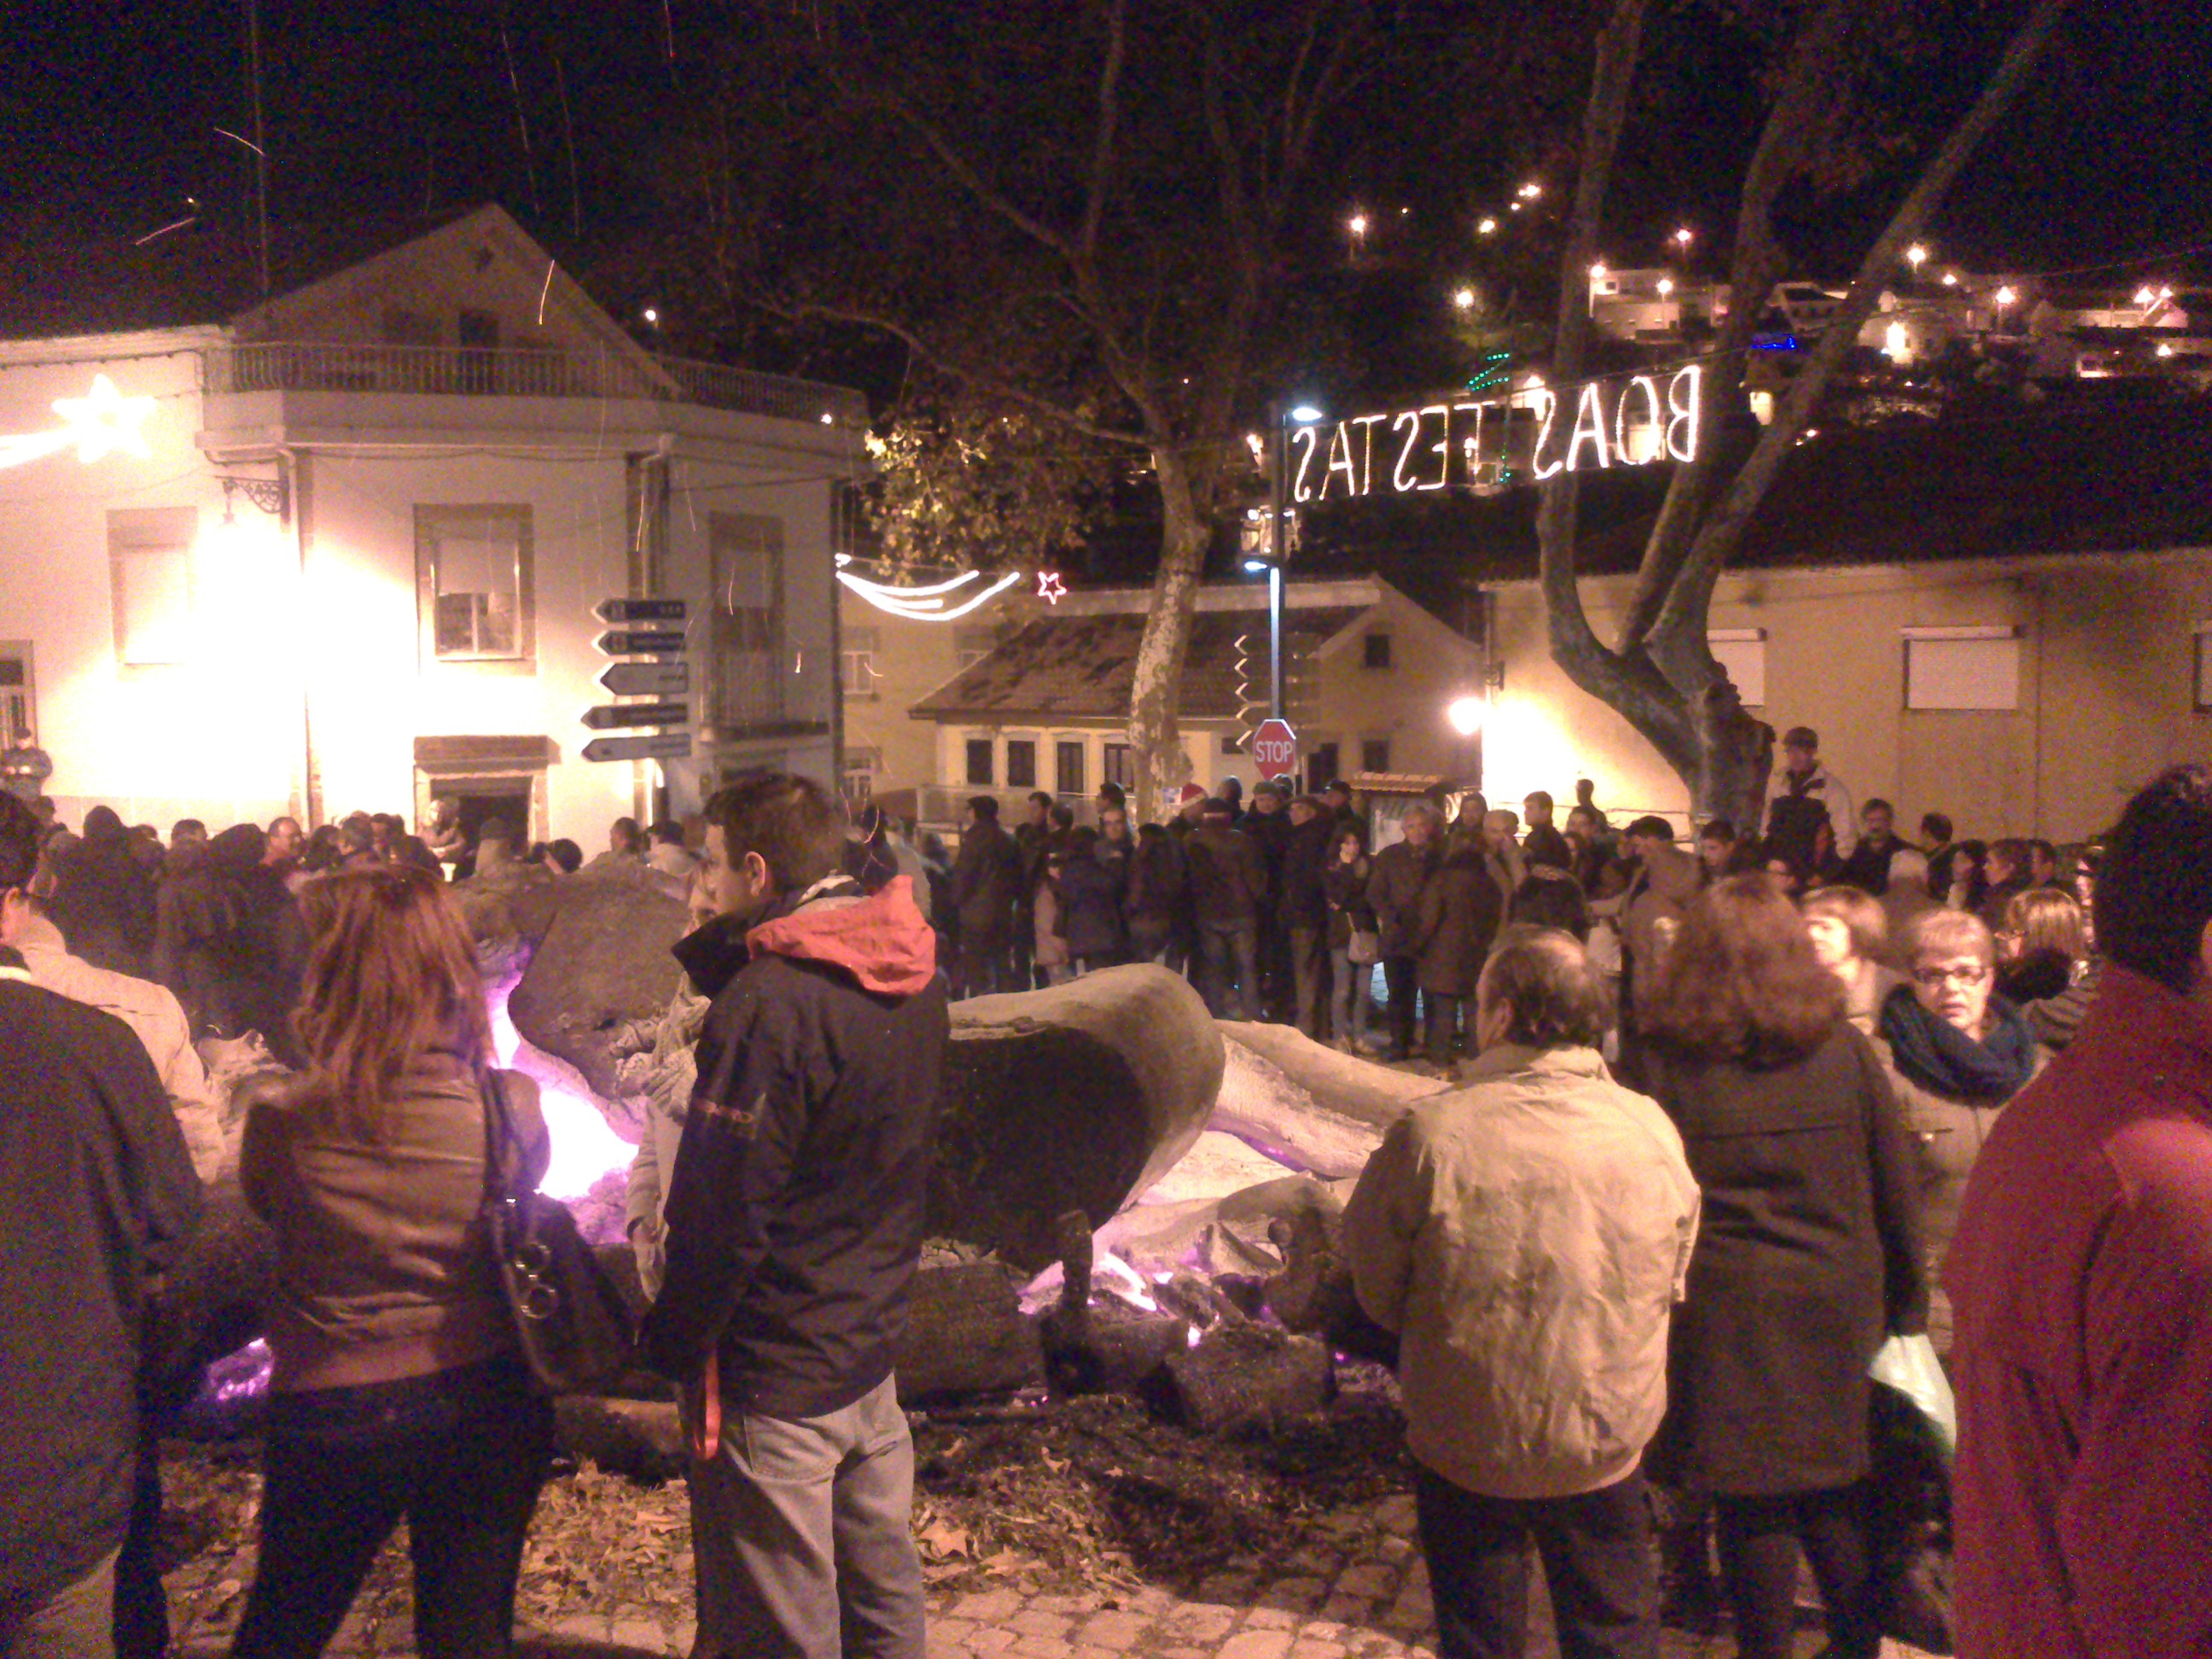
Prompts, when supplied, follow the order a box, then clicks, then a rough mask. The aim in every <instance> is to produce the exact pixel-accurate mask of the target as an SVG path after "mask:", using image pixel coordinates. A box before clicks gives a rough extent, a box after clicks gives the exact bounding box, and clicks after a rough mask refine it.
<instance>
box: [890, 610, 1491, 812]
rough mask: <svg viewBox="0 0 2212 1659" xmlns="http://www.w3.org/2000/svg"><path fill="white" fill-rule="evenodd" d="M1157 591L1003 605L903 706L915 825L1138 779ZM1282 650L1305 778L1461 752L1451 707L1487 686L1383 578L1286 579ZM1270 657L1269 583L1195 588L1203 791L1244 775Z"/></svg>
mask: <svg viewBox="0 0 2212 1659" xmlns="http://www.w3.org/2000/svg"><path fill="white" fill-rule="evenodd" d="M1151 603H1152V592H1151V590H1150V589H1149V588H1113V589H1103V590H1098V591H1095V592H1073V593H1070V594H1068V595H1066V597H1065V598H1063V599H1060V601H1059V602H1058V603H1057V604H1056V605H1050V604H1047V603H1045V602H1042V601H1040V600H1038V599H1035V598H1034V597H1029V598H1024V599H1021V600H1018V601H1016V602H1013V603H1012V604H1010V605H1009V606H1008V607H1007V610H1006V612H1005V613H1004V614H1003V618H1002V620H1001V622H1000V623H999V627H1000V629H1002V630H1003V635H1002V637H1001V638H1000V640H999V641H997V642H996V643H994V644H991V645H990V646H989V648H987V649H982V650H981V652H980V654H978V655H977V656H976V657H975V659H974V660H973V661H972V662H971V663H969V665H967V666H965V667H963V668H960V669H958V670H957V671H956V672H955V673H954V674H953V676H952V677H951V678H950V679H949V680H948V681H946V682H945V684H942V685H940V686H939V688H938V689H936V690H933V691H932V692H931V693H930V694H928V695H927V696H924V697H922V698H921V699H920V700H918V701H917V702H915V703H914V704H913V705H912V706H911V708H910V710H909V714H910V717H911V719H912V720H914V721H915V722H918V723H920V724H921V726H922V727H923V729H924V730H925V731H927V732H931V733H932V734H933V744H934V762H933V769H932V775H931V777H930V779H929V780H928V781H927V784H926V785H925V787H922V788H921V790H920V791H919V793H918V799H917V803H916V807H917V816H918V817H920V818H921V820H922V822H924V823H930V824H935V825H945V826H950V825H954V824H957V821H958V816H959V808H960V805H961V803H963V802H964V801H965V800H966V799H967V798H968V797H969V796H970V795H974V794H995V795H997V796H998V797H1000V799H1002V800H1004V801H1006V802H1007V803H1009V804H1010V805H1011V804H1012V803H1014V802H1018V800H1019V799H1021V798H1022V797H1024V796H1026V795H1028V794H1029V793H1031V792H1032V791H1034V790H1038V789H1042V790H1044V791H1046V792H1048V793H1051V794H1054V795H1055V796H1057V797H1059V798H1060V799H1064V800H1066V801H1067V802H1068V803H1069V804H1070V805H1074V806H1076V808H1077V810H1078V811H1079V812H1081V811H1084V810H1085V807H1086V806H1087V803H1088V802H1089V800H1090V799H1091V796H1092V794H1093V793H1095V792H1096V791H1097V788H1098V786H1099V785H1100V784H1101V783H1102V782H1109V781H1110V782H1115V783H1119V784H1121V785H1122V786H1123V787H1127V788H1131V789H1133V788H1134V787H1136V783H1137V772H1136V765H1137V763H1136V756H1135V751H1134V750H1133V749H1132V748H1131V746H1130V744H1129V740H1128V729H1127V728H1128V718H1129V687H1130V677H1131V671H1132V669H1133V665H1134V661H1135V657H1136V650H1137V643H1138V641H1139V638H1140V637H1141V636H1142V634H1143V631H1144V623H1145V616H1146V611H1147V610H1148V609H1149V607H1150V605H1151ZM955 648H956V649H957V648H958V647H957V646H956V647H955ZM1284 653H1285V680H1286V686H1285V714H1286V715H1287V717H1288V718H1289V720H1290V721H1291V726H1292V727H1293V728H1294V729H1295V730H1296V732H1297V736H1298V746H1299V762H1300V776H1301V780H1302V781H1303V782H1304V784H1305V785H1306V786H1307V787H1315V788H1317V787H1320V785H1322V783H1325V782H1327V781H1328V780H1329V779H1330V778H1332V777H1336V776H1340V775H1352V774H1354V773H1360V772H1367V773H1408V772H1413V773H1435V774H1440V775H1462V774H1463V773H1464V772H1465V771H1467V770H1468V768H1469V766H1470V765H1471V764H1472V756H1471V753H1470V751H1469V750H1468V745H1467V743H1466V740H1465V739H1463V738H1461V737H1460V736H1459V735H1458V734H1457V733H1456V732H1455V731H1454V730H1453V728H1452V727H1451V726H1450V724H1449V721H1448V720H1447V718H1446V715H1445V709H1446V708H1447V707H1448V706H1449V704H1450V702H1452V701H1453V700H1454V699H1455V697H1457V696H1464V695H1466V694H1467V693H1468V692H1470V691H1472V690H1474V689H1475V688H1476V687H1477V686H1478V685H1479V684H1480V661H1479V653H1478V651H1477V648H1476V647H1475V646H1474V643H1473V642H1472V641H1468V639H1466V638H1465V637H1463V636H1462V635H1460V634H1459V633H1457V632H1456V631H1455V630H1454V629H1451V628H1449V626H1447V625H1446V624H1445V623H1443V622H1442V621H1440V620H1438V619H1437V617H1434V616H1433V615H1431V613H1430V612H1429V611H1427V610H1425V608H1423V607H1422V606H1421V605H1417V604H1416V603H1414V602H1413V600H1412V599H1409V598H1407V596H1406V595H1405V594H1404V593H1402V592H1399V591H1398V590H1397V589H1396V588H1395V587H1393V586H1390V584H1389V583H1388V582H1386V581H1383V580H1381V579H1380V578H1377V577H1372V576H1366V577H1352V578H1346V579H1344V580H1309V581H1295V580H1294V581H1291V582H1288V583H1286V584H1285V595H1284ZM1267 664H1268V647H1267V590H1266V588H1265V587H1264V586H1262V585H1261V584H1258V583H1253V582H1240V583H1220V584H1212V585H1209V586H1206V587H1205V588H1203V589H1201V590H1200V595H1199V601H1198V611H1197V614H1196V616H1195V617H1194V619H1193V629H1192V641H1191V649H1190V658H1189V662H1188V667H1187V669H1186V671H1185V674H1184V678H1183V686H1182V698H1181V705H1180V706H1181V716H1180V720H1181V726H1182V744H1183V750H1184V753H1185V756H1186V757H1187V758H1188V761H1189V763H1190V769H1191V776H1192V778H1193V779H1194V781H1196V782H1198V783H1199V784H1200V785H1201V786H1202V787H1205V788H1206V790H1207V792H1208V793H1213V792H1216V791H1218V789H1219V787H1221V784H1222V782H1223V781H1225V779H1227V778H1229V777H1231V776H1235V777H1237V778H1240V779H1242V780H1243V781H1244V782H1245V783H1246V784H1247V785H1249V784H1250V783H1251V782H1252V781H1254V778H1255V770H1254V768H1253V765H1252V761H1251V758H1250V755H1249V746H1248V745H1249V738H1250V734H1251V731H1252V728H1253V726H1255V725H1256V723H1257V722H1258V720H1261V719H1264V718H1265V717H1266V714H1267Z"/></svg>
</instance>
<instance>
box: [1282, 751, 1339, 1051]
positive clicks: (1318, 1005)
mask: <svg viewBox="0 0 2212 1659" xmlns="http://www.w3.org/2000/svg"><path fill="white" fill-rule="evenodd" d="M1288 810H1289V815H1290V824H1291V833H1290V834H1289V835H1288V836H1286V837H1285V838H1284V842H1283V879H1282V884H1281V898H1280V900H1279V903H1278V905H1277V907H1276V915H1278V916H1279V917H1280V918H1281V920H1282V928H1283V936H1284V938H1285V939H1286V940H1288V941H1289V948H1290V954H1291V988H1292V994H1293V997H1294V1000H1295V1003H1296V1013H1297V1027H1298V1030H1301V1031H1304V1033H1305V1034H1306V1035H1307V1036H1310V1037H1312V1038H1314V1039H1315V1040H1316V1041H1319V1040H1320V1039H1322V1037H1324V1036H1327V1035H1328V1033H1327V1032H1325V1031H1324V1030H1322V1011H1323V1010H1324V1009H1325V1008H1327V1007H1328V893H1327V892H1326V891H1324V890H1323V889H1322V869H1323V868H1324V866H1326V865H1327V864H1328V844H1329V842H1331V841H1333V840H1334V839H1335V836H1336V829H1337V825H1336V822H1335V820H1334V818H1333V817H1330V815H1329V812H1328V808H1327V807H1326V806H1324V805H1322V803H1321V802H1320V801H1319V800H1317V799H1315V798H1314V797H1313V796H1311V795H1300V796H1299V797H1298V798H1297V799H1296V800H1293V801H1292V802H1291V805H1290V807H1289V809H1288Z"/></svg>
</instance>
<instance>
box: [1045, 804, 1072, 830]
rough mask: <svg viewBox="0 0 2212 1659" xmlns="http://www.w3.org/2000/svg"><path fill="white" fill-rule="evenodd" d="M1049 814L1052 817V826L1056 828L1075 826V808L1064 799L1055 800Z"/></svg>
mask: <svg viewBox="0 0 2212 1659" xmlns="http://www.w3.org/2000/svg"><path fill="white" fill-rule="evenodd" d="M1047 816H1048V817H1050V818H1051V819H1052V827H1053V828H1054V829H1073V828H1075V809H1074V808H1073V806H1070V805H1068V804H1067V803H1066V801H1064V800H1063V801H1054V803H1053V804H1052V806H1051V808H1050V809H1049V811H1048V813H1047Z"/></svg>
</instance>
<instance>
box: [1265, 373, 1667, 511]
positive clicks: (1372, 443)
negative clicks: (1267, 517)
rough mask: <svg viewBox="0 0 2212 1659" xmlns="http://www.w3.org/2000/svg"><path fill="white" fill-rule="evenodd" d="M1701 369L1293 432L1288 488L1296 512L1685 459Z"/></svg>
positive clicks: (1524, 392)
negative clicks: (1308, 506) (1385, 495)
mask: <svg viewBox="0 0 2212 1659" xmlns="http://www.w3.org/2000/svg"><path fill="white" fill-rule="evenodd" d="M1704 374H1705V371H1704V369H1703V368H1702V367H1701V366H1700V365H1698V364H1694V363H1692V364H1691V365H1689V366H1688V367H1687V368H1678V369H1675V370H1674V371H1673V372H1672V373H1671V374H1665V375H1659V374H1632V375H1628V376H1626V377H1625V378H1623V379H1620V380H1592V381H1590V382H1589V383H1588V384H1586V385H1583V386H1565V387H1561V388H1559V390H1557V391H1554V390H1553V389H1552V388H1551V387H1549V386H1543V385H1541V384H1532V385H1529V386H1524V387H1522V389H1521V390H1520V391H1517V392H1510V393H1508V394H1506V395H1505V396H1503V397H1497V398H1467V399H1464V400H1455V401H1453V402H1451V403H1439V404H1423V405H1422V406H1421V407H1420V408H1419V409H1407V410H1400V411H1398V412H1397V413H1395V414H1387V415H1359V416H1353V417H1352V419H1350V420H1345V421H1338V422H1334V424H1331V423H1330V422H1311V423H1309V424H1307V425H1304V426H1297V427H1293V428H1291V433H1290V474H1291V476H1290V489H1291V495H1292V497H1293V498H1294V499H1295V500H1297V501H1301V502H1304V501H1330V500H1333V499H1336V498H1339V497H1341V498H1344V499H1347V500H1348V499H1350V498H1352V497H1354V496H1359V495H1374V494H1375V493H1376V492H1377V490H1381V489H1387V490H1390V491H1393V492H1396V493H1401V494H1403V493H1411V492H1416V491H1420V490H1431V489H1449V488H1451V487H1452V486H1454V485H1455V484H1456V485H1461V486H1468V485H1475V484H1494V483H1498V482H1500V481H1501V480H1502V479H1503V478H1504V477H1506V476H1508V475H1509V474H1510V473H1513V472H1518V471H1522V470H1523V469H1525V470H1526V471H1527V472H1528V475H1529V476H1530V477H1534V478H1536V479H1543V478H1550V477H1556V476H1557V475H1558V474H1559V473H1561V472H1577V471H1594V470H1595V469H1598V468H1601V467H1614V466H1646V465H1650V463H1652V462H1654V461H1660V460H1677V461H1687V460H1692V459H1696V456H1697V453H1698V424H1699V422H1698V413H1699V398H1700V396H1701V395H1702V392H1703V386H1704Z"/></svg>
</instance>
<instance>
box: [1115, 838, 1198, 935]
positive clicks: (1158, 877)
mask: <svg viewBox="0 0 2212 1659" xmlns="http://www.w3.org/2000/svg"><path fill="white" fill-rule="evenodd" d="M1146 830H1149V831H1151V832H1152V833H1150V834H1147V833H1146ZM1185 844H1186V843H1185V842H1182V841H1180V840H1178V839H1177V838H1176V836H1175V835H1174V834H1173V833H1172V832H1170V831H1168V830H1164V829H1161V828H1160V827H1159V826H1158V825H1157V824H1146V826H1145V829H1143V830H1139V832H1138V835H1137V850H1136V851H1135V852H1133V853H1132V854H1130V855H1129V884H1128V890H1127V892H1126V893H1125V894H1124V895H1123V897H1122V902H1121V908H1122V915H1124V916H1125V917H1127V921H1128V924H1129V933H1130V936H1131V938H1132V939H1146V940H1151V939H1166V938H1167V937H1168V935H1169V934H1170V933H1174V932H1175V931H1176V929H1177V928H1178V927H1182V926H1184V925H1185V924H1186V923H1187V922H1188V919H1189V915H1190V885H1189V878H1188V872H1187V871H1186V870H1185V868H1184V862H1183V848H1184V846H1185ZM1153 948H1154V949H1158V946H1157V945H1156V946H1154V947H1153Z"/></svg>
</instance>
